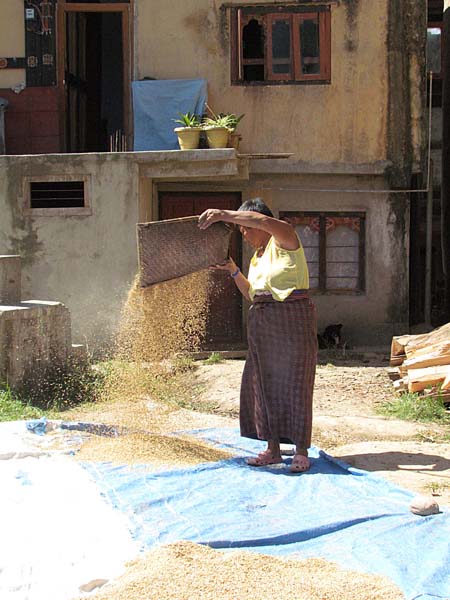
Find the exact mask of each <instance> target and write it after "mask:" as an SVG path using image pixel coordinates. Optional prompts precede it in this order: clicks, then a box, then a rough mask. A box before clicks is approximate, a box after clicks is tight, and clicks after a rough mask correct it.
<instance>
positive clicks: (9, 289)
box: [0, 255, 22, 305]
mask: <svg viewBox="0 0 450 600" xmlns="http://www.w3.org/2000/svg"><path fill="white" fill-rule="evenodd" d="M21 270H22V264H21V259H20V256H15V255H6V256H5V255H0V304H7V305H15V304H20V298H21V280H22V274H21Z"/></svg>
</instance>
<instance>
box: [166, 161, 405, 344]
mask: <svg viewBox="0 0 450 600" xmlns="http://www.w3.org/2000/svg"><path fill="white" fill-rule="evenodd" d="M254 162H256V163H258V162H259V161H254ZM262 168H263V167H262V166H260V167H258V165H257V164H256V165H255V164H253V169H254V170H255V171H258V172H253V173H252V172H251V170H252V167H250V177H249V180H248V181H236V182H228V183H226V182H209V183H206V182H204V183H203V182H202V183H198V182H191V183H186V182H183V183H176V182H164V183H156V184H155V185H156V192H155V193H156V194H157V191H158V190H160V191H202V192H205V191H211V192H214V191H233V192H241V194H242V200H243V201H245V200H246V199H248V198H252V197H255V196H260V197H262V198H263V199H264V200H265V201H266V203H267V204H268V205H269V206H270V207H271V209H272V211H273V212H274V214H275V215H276V216H278V214H279V213H280V212H281V211H305V212H309V211H310V212H320V211H324V212H333V211H343V212H348V213H355V212H363V213H365V216H366V235H365V237H366V240H365V265H364V267H365V283H366V285H365V290H364V292H362V293H355V294H352V293H332V292H327V293H325V294H322V293H313V301H314V303H315V305H316V308H317V315H318V324H319V329H320V330H322V329H324V328H325V327H326V326H327V325H329V324H330V323H343V325H344V329H343V335H344V338H345V339H346V340H347V341H348V342H349V343H350V344H352V345H383V344H388V343H389V342H390V340H391V338H392V335H397V334H400V333H404V332H405V331H407V330H408V261H409V257H408V250H407V248H408V243H409V240H408V227H409V223H408V206H407V205H408V202H407V199H406V197H405V196H403V195H399V196H396V197H395V198H393V197H392V195H389V194H387V193H385V192H383V191H382V190H384V189H386V181H385V178H384V176H380V175H378V176H374V175H340V176H336V175H333V174H309V175H306V174H303V175H287V176H286V175H283V174H282V175H280V174H273V173H272V174H270V175H264V174H261V173H260V171H261V170H262ZM280 168H281V167H280ZM305 189H306V190H310V189H312V190H314V189H315V190H330V189H331V190H343V191H341V192H339V191H337V192H332V193H330V192H320V191H319V192H306V191H302V190H305ZM358 189H370V190H377V189H379V190H380V193H366V194H362V193H353V192H351V191H350V192H347V191H345V190H358ZM252 252H253V251H252V250H251V249H250V248H249V247H244V252H243V267H244V270H245V269H246V268H247V266H248V262H249V260H250V257H251V254H252ZM244 321H245V320H244Z"/></svg>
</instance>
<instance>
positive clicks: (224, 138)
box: [205, 127, 230, 148]
mask: <svg viewBox="0 0 450 600" xmlns="http://www.w3.org/2000/svg"><path fill="white" fill-rule="evenodd" d="M205 132H206V139H207V140H208V146H209V147H210V148H227V147H228V138H229V136H230V130H229V129H228V128H227V127H207V128H206V129H205Z"/></svg>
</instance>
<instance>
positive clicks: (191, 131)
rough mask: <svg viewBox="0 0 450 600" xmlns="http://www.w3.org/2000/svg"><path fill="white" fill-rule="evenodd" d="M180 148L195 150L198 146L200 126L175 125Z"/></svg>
mask: <svg viewBox="0 0 450 600" xmlns="http://www.w3.org/2000/svg"><path fill="white" fill-rule="evenodd" d="M174 131H175V133H176V134H177V136H178V144H179V145H180V148H181V150H195V149H196V148H198V146H199V142H200V133H201V131H202V129H201V127H175V129H174Z"/></svg>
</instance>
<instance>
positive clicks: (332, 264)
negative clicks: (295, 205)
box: [280, 212, 365, 294]
mask: <svg viewBox="0 0 450 600" xmlns="http://www.w3.org/2000/svg"><path fill="white" fill-rule="evenodd" d="M280 219H284V220H285V221H288V222H289V223H291V225H293V226H294V227H295V229H296V231H297V233H298V235H299V237H300V239H301V241H302V244H303V248H304V250H305V257H306V261H307V263H308V269H309V283H310V289H311V290H315V291H317V292H322V293H325V292H332V293H341V294H342V293H346V294H357V293H362V292H364V290H365V269H364V265H365V213H341V212H339V213H331V212H320V213H318V212H280Z"/></svg>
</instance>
